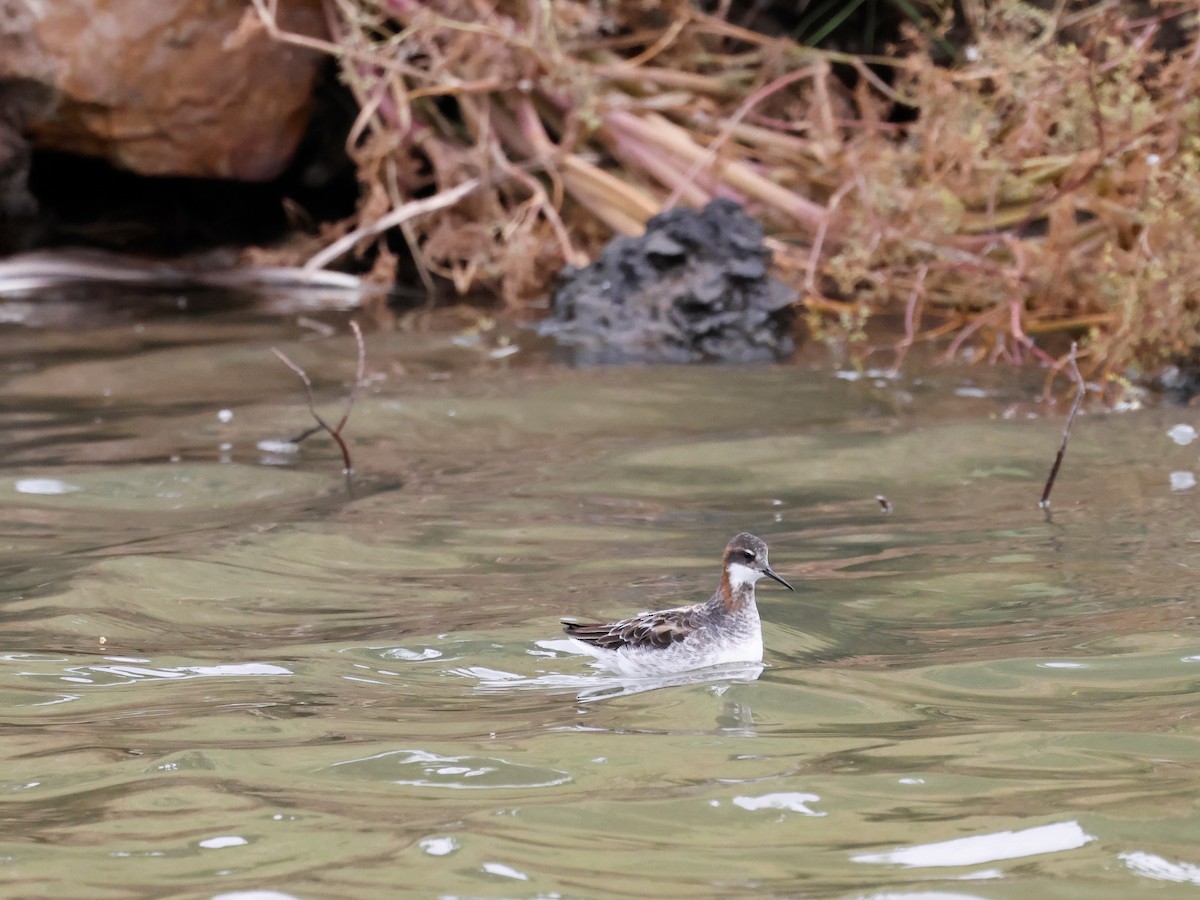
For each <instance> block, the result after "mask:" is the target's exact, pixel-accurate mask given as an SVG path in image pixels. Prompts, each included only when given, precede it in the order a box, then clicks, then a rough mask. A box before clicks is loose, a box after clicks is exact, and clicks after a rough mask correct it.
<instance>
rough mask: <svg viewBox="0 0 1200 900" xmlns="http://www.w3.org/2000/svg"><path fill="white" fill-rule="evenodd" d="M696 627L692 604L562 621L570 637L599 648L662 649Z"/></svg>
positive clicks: (690, 632) (695, 616)
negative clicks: (602, 619) (611, 618)
mask: <svg viewBox="0 0 1200 900" xmlns="http://www.w3.org/2000/svg"><path fill="white" fill-rule="evenodd" d="M699 627H700V621H699V617H698V615H697V613H696V610H695V608H694V607H684V608H682V609H667V610H663V611H662V612H652V613H643V614H642V615H640V616H634V617H633V618H630V619H623V620H621V621H620V622H610V623H608V624H599V623H596V624H585V623H581V622H563V631H565V632H566V633H567V634H569V635H570V636H571V637H573V638H575V639H576V640H579V641H583V642H584V643H585V644H591V645H592V646H594V647H599V648H601V649H602V650H620V649H621V648H622V647H635V648H645V649H659V650H662V649H665V648H667V647H669V646H671V645H672V644H674V643H677V642H679V641H682V640H684V639H686V638H687V636H688V635H690V634H692V633H693V632H694V631H696V629H698V628H699Z"/></svg>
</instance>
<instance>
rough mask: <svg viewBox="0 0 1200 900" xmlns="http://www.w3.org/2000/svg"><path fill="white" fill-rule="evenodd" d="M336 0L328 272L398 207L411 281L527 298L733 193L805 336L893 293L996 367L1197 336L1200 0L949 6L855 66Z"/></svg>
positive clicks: (678, 10) (661, 22) (537, 14)
mask: <svg viewBox="0 0 1200 900" xmlns="http://www.w3.org/2000/svg"><path fill="white" fill-rule="evenodd" d="M255 4H256V6H257V8H258V12H259V14H260V16H262V18H263V20H264V21H265V22H267V23H270V22H271V21H272V9H271V0H255ZM327 4H328V6H327V8H328V10H329V14H330V26H331V32H332V33H333V35H334V40H333V42H332V43H330V44H328V45H324V44H320V43H317V44H316V45H317V46H320V47H321V49H324V50H326V51H328V52H330V53H333V54H335V55H336V56H337V58H338V59H339V60H340V63H341V67H342V75H343V78H344V80H345V82H346V83H347V84H348V85H349V87H350V88H351V90H352V91H353V92H354V95H355V97H356V98H357V100H358V103H359V105H360V108H361V114H360V116H359V119H358V122H357V125H356V128H355V130H354V134H353V135H352V152H353V155H354V158H355V160H356V162H357V164H358V167H359V172H360V176H361V181H362V188H363V197H362V202H361V205H360V208H359V211H358V215H357V217H356V221H355V222H353V223H346V224H345V225H344V226H343V229H342V230H343V232H347V231H349V232H351V233H350V234H349V235H347V236H346V237H345V238H344V240H343V242H342V243H341V244H339V245H338V247H337V248H336V249H335V251H333V252H330V253H326V254H323V255H321V256H319V257H318V258H317V259H316V260H315V261H314V263H315V264H320V265H325V264H328V263H329V262H331V261H332V258H333V257H334V256H336V255H338V254H340V253H342V252H344V251H346V250H347V249H349V248H351V247H353V248H355V250H356V252H362V250H363V248H364V247H365V246H367V245H369V244H370V243H371V242H372V241H373V242H374V243H375V246H376V249H377V251H378V255H377V257H376V259H377V260H378V262H377V264H376V266H377V268H376V272H377V274H379V275H380V276H381V277H388V276H389V274H390V273H391V272H392V268H391V267H392V266H393V263H394V260H393V258H392V257H391V256H390V255H389V253H388V252H387V251H386V249H383V247H384V245H383V244H381V243H380V242H379V241H378V240H377V236H378V235H379V234H380V233H381V232H382V231H383V230H384V228H387V227H393V228H396V227H398V228H400V229H401V230H402V232H403V234H404V237H405V239H406V240H407V242H408V245H409V247H410V248H411V250H412V252H413V254H414V255H415V257H416V259H417V261H418V264H419V265H420V266H421V267H422V269H423V271H425V272H426V273H435V274H437V275H441V276H444V277H445V278H448V279H449V280H450V281H451V282H452V283H453V284H454V285H455V286H456V287H457V288H458V290H460V291H462V292H467V291H470V290H476V289H485V290H489V291H493V292H495V293H497V294H498V295H499V296H501V297H502V298H503V299H504V301H505V302H506V303H508V304H509V305H510V306H514V307H521V306H524V305H527V304H528V303H529V302H530V301H531V300H535V299H538V298H543V297H544V296H545V292H546V289H547V285H548V282H549V279H550V278H551V277H552V276H553V274H554V273H555V272H557V270H558V269H559V268H560V267H561V265H562V264H563V263H564V262H573V263H579V262H582V261H585V260H586V259H588V258H589V257H590V256H591V255H592V254H593V253H594V252H595V251H596V249H597V247H598V246H599V245H600V244H601V243H602V242H603V241H604V240H606V239H607V238H608V237H610V236H611V235H612V233H614V232H616V233H623V234H631V233H637V232H639V231H640V230H641V227H642V225H643V223H644V222H645V220H646V219H647V218H648V217H649V216H651V215H653V214H655V213H657V212H659V211H661V210H663V209H665V208H668V207H670V206H672V205H674V204H677V203H684V204H688V205H694V206H699V205H702V204H704V203H705V202H706V201H707V200H709V199H711V198H712V197H714V196H719V195H724V196H733V197H736V198H738V199H740V200H742V201H743V202H744V203H745V204H746V205H747V206H748V208H749V209H750V210H751V212H752V213H754V214H755V215H757V216H758V217H759V218H761V219H762V220H763V221H764V222H765V223H766V225H767V228H768V231H769V233H770V234H771V235H772V236H773V241H774V249H775V253H776V260H777V263H779V265H780V267H781V270H782V271H783V272H784V275H785V277H786V278H788V279H789V280H791V281H792V282H793V283H794V284H795V285H796V286H797V287H798V288H799V289H800V291H801V296H802V301H801V302H803V304H804V305H805V308H806V310H807V311H808V313H809V316H810V322H811V324H812V325H813V326H814V327H815V328H816V330H817V331H818V333H821V334H825V335H836V336H839V337H842V338H849V339H851V340H853V338H854V337H855V336H856V335H858V334H859V333H860V329H861V326H862V324H863V322H864V321H865V320H866V318H867V317H868V316H870V315H874V314H877V313H880V312H883V311H887V312H891V313H896V314H899V315H900V316H901V317H902V321H903V322H904V323H905V324H904V330H905V336H904V338H903V339H902V340H901V341H899V343H898V345H897V349H898V351H899V353H900V354H901V355H902V354H903V352H904V350H905V348H907V347H908V346H910V345H911V344H912V343H913V342H915V341H920V340H928V339H931V338H935V337H937V338H943V339H944V340H946V341H947V342H948V349H949V351H950V352H952V353H955V354H958V353H960V352H962V353H969V354H973V355H974V358H978V359H994V360H1011V361H1021V360H1024V359H1027V358H1029V357H1030V356H1031V355H1032V356H1037V357H1041V358H1045V359H1048V358H1049V357H1047V356H1046V354H1047V352H1049V353H1053V354H1057V353H1065V348H1066V346H1067V344H1068V343H1069V339H1071V338H1078V339H1080V341H1081V345H1080V352H1079V357H1080V362H1081V364H1083V365H1084V366H1085V367H1086V369H1087V370H1089V371H1090V372H1091V373H1092V374H1093V375H1104V376H1108V377H1110V378H1114V379H1122V378H1125V377H1128V376H1129V375H1130V374H1131V373H1132V374H1134V375H1136V374H1137V372H1138V371H1139V367H1141V370H1145V369H1147V368H1154V367H1157V366H1158V365H1160V364H1161V362H1162V361H1163V360H1165V359H1167V358H1169V357H1172V356H1177V355H1183V354H1187V353H1189V352H1191V351H1192V350H1193V349H1194V348H1197V347H1200V293H1198V292H1200V287H1198V286H1200V243H1198V241H1197V238H1198V236H1200V37H1198V26H1197V13H1196V5H1195V3H1194V2H1190V0H1189V2H1180V0H1161V2H1146V3H1139V4H1136V5H1135V4H1131V3H1127V4H1121V3H1115V2H1111V0H1099V2H1097V0H1089V2H1066V0H1059V2H1057V3H1055V4H1054V8H1053V9H1052V10H1050V11H1045V10H1040V9H1038V8H1036V7H1034V6H1031V5H1029V4H1028V3H1025V2H1019V0H996V2H993V3H988V4H986V5H985V4H984V3H982V2H978V0H976V2H969V0H965V2H963V3H962V4H961V5H962V8H963V10H964V13H965V17H966V19H967V24H968V25H969V26H970V31H971V33H972V37H971V38H970V40H969V42H968V43H965V44H963V45H962V46H961V47H960V48H959V50H960V58H959V59H958V60H957V61H955V62H953V63H951V64H949V65H946V64H939V63H935V62H934V59H933V55H934V51H935V49H936V48H937V38H936V35H934V34H933V33H932V32H933V31H935V30H936V29H926V30H924V31H923V30H921V29H917V28H915V27H914V28H912V29H911V30H910V33H909V35H908V37H907V40H906V42H905V46H903V47H902V48H897V49H896V50H895V54H894V55H890V56H886V57H870V58H866V57H854V56H849V55H844V54H837V53H831V52H827V51H819V50H814V49H812V48H808V47H804V46H801V45H799V44H797V43H795V42H793V41H791V40H788V39H784V38H778V37H770V36H766V35H763V34H759V33H756V32H753V31H749V30H746V29H744V28H741V27H739V26H737V25H735V24H732V23H730V22H729V21H727V20H726V19H725V18H723V17H722V16H720V15H709V14H705V13H701V12H699V11H697V9H696V8H695V7H694V6H693V5H692V4H691V3H688V2H681V0H674V2H666V3H651V2H636V0H626V2H616V0H613V2H576V0H555V2H553V3H549V2H538V0H493V2H484V0H437V2H432V3H424V2H418V0H327ZM947 6H948V4H947ZM948 15H949V14H947V16H948ZM281 38H282V39H292V40H298V41H302V42H306V43H308V44H310V45H313V44H314V42H312V41H309V40H308V39H304V38H296V37H292V36H287V35H281ZM881 73H882V74H881ZM413 198H421V199H420V200H417V201H414V200H413ZM355 229H357V230H355ZM332 236H333V235H331V237H332ZM1057 338H1061V340H1057Z"/></svg>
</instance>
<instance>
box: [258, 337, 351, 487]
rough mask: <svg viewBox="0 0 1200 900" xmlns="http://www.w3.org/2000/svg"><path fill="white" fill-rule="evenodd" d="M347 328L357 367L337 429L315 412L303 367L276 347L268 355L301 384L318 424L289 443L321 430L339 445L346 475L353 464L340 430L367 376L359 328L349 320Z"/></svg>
mask: <svg viewBox="0 0 1200 900" xmlns="http://www.w3.org/2000/svg"><path fill="white" fill-rule="evenodd" d="M350 328H351V330H352V331H353V332H354V342H355V345H356V346H357V347H358V368H357V370H355V373H354V384H353V385H351V387H350V393H349V394H347V395H346V404H345V406H344V407H343V409H342V418H341V419H340V420H339V421H338V423H337V425H336V426H331V425H330V424H329V423H328V422H326V421H325V419H323V418H322V417H321V414H320V413H318V412H317V403H316V400H315V399H314V397H313V387H312V381H311V380H310V379H309V377H308V373H307V372H305V371H304V369H303V368H301V367H300V366H298V365H296V363H294V362H292V361H291V360H290V359H289V358H288V357H287V354H285V353H284V352H283V351H282V350H280V349H279V348H277V347H272V348H271V352H272V353H274V354H275V355H276V356H277V357H279V361H280V362H282V363H283V364H284V365H285V366H287V367H288V368H289V369H291V370H292V371H293V372H295V373H296V375H297V376H299V378H300V380H301V381H302V382H304V393H305V396H306V397H307V398H308V411H309V412H310V413H312V417H313V418H314V419H316V420H317V424H316V425H315V426H314V427H312V428H308V429H306V430H305V431H303V432H301V433H300V434H298V435H297V436H296V437H294V438H292V439H291V441H290V442H289V443H292V444H298V443H300V442H301V441H303V440H304V439H305V438H307V437H311V436H312V435H314V434H316V433H317V432H318V431H324V432H326V433H328V435H329V436H330V437H331V438H333V440H334V442H335V443H336V444H337V445H338V449H339V450H341V451H342V466H343V470H344V471H345V473H346V474H347V475H350V474H351V473H352V472H353V471H354V464H353V463H352V462H351V459H350V448H349V447H347V446H346V441H345V439H343V438H342V429H343V428H345V427H346V420H347V419H349V418H350V410H351V409H353V408H354V401H355V400H357V399H358V392H359V389H360V388H361V387H362V383H363V376H364V375H365V373H366V365H367V351H366V347H365V346H364V345H363V336H362V329H361V328H359V327H358V322H356V321H354V320H353V319H351V320H350Z"/></svg>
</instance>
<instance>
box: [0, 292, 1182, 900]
mask: <svg viewBox="0 0 1200 900" xmlns="http://www.w3.org/2000/svg"><path fill="white" fill-rule="evenodd" d="M139 302H140V303H143V304H144V303H145V301H144V300H142V301H139ZM139 302H134V301H132V300H131V301H128V302H127V303H125V304H122V305H120V306H119V309H118V310H114V309H113V308H110V307H103V308H101V309H100V310H98V311H95V312H94V313H93V314H92V315H90V316H89V318H88V319H87V320H86V321H82V322H80V321H75V320H68V321H67V322H66V323H65V324H64V323H63V322H62V321H59V320H55V321H53V322H52V323H51V324H45V325H40V326H39V325H37V324H34V325H29V324H19V323H15V324H9V325H5V326H2V327H0V425H2V429H3V431H2V432H0V433H2V434H3V437H2V438H0V441H2V442H3V444H2V446H3V447H4V453H3V460H4V462H3V467H2V468H0V616H2V621H3V631H2V634H3V638H2V644H0V651H2V652H0V714H2V717H3V718H2V723H3V727H2V728H0V816H2V817H3V822H4V828H3V831H2V833H0V891H2V893H3V894H4V896H11V897H56V898H58V897H62V898H76V897H78V898H109V897H112V898H124V897H176V896H178V897H245V898H255V897H257V898H268V897H293V898H302V900H307V898H336V897H356V898H357V897H396V896H413V897H443V896H445V897H489V898H490V897H505V898H507V897H581V898H589V897H651V896H653V897H679V898H685V897H748V896H778V897H831V898H866V897H872V898H884V897H888V898H901V897H904V898H913V900H915V898H941V900H951V898H975V900H1004V898H1021V900H1027V898H1030V897H1039V898H1041V897H1046V898H1059V897H1086V898H1108V897H1111V898H1123V897H1127V896H1130V895H1132V894H1133V893H1134V892H1135V891H1143V890H1153V891H1154V893H1155V895H1156V896H1163V897H1170V896H1174V895H1179V896H1185V895H1188V896H1190V895H1192V894H1193V892H1194V891H1195V890H1196V888H1197V886H1200V849H1197V848H1198V847H1200V809H1198V807H1197V800H1198V797H1200V741H1198V740H1197V736H1196V725H1195V718H1194V717H1195V714H1196V694H1195V691H1196V684H1197V679H1198V678H1200V630H1198V629H1197V622H1198V620H1197V618H1196V615H1197V607H1196V602H1195V599H1194V590H1195V582H1194V580H1193V578H1192V577H1191V576H1192V574H1193V567H1194V565H1195V563H1196V550H1195V548H1196V544H1197V541H1198V540H1200V514H1198V512H1197V507H1196V499H1197V490H1200V488H1186V487H1183V486H1184V485H1186V484H1187V481H1186V476H1183V475H1179V474H1177V475H1176V481H1175V486H1176V488H1183V489H1173V488H1172V480H1171V475H1172V473H1186V472H1190V471H1192V470H1195V469H1197V468H1198V467H1200V463H1198V461H1197V451H1198V448H1200V443H1197V444H1191V445H1190V446H1188V445H1181V444H1178V443H1176V442H1174V441H1172V440H1171V439H1169V438H1168V436H1167V431H1168V429H1170V428H1171V426H1173V425H1176V424H1179V423H1185V424H1196V422H1195V414H1194V413H1193V412H1192V411H1188V410H1178V409H1175V410H1143V411H1136V412H1125V413H1120V414H1116V413H1113V414H1102V413H1099V412H1092V413H1091V414H1088V415H1085V416H1083V417H1081V418H1080V419H1079V421H1078V422H1077V425H1076V430H1075V434H1074V436H1073V439H1072V444H1071V447H1070V450H1069V454H1068V458H1067V463H1066V465H1065V467H1064V470H1063V473H1062V475H1061V478H1060V482H1059V485H1058V487H1057V488H1056V493H1055V497H1054V500H1055V512H1054V516H1053V519H1052V520H1051V521H1047V520H1046V518H1045V517H1044V516H1043V515H1042V514H1041V513H1040V512H1039V511H1038V510H1037V508H1036V505H1035V504H1036V500H1037V498H1038V496H1039V495H1040V492H1041V487H1042V481H1043V479H1044V478H1045V474H1046V470H1047V468H1048V467H1049V463H1050V461H1051V459H1052V457H1053V453H1054V450H1055V448H1056V447H1057V444H1058V440H1059V435H1060V432H1061V414H1060V413H1055V414H1052V415H1047V414H1046V413H1047V410H1045V409H1044V408H1043V407H1041V406H1040V405H1039V404H1038V403H1037V402H1036V387H1030V386H1029V385H1028V384H1023V383H1021V381H1020V378H1019V377H1018V375H1015V374H1014V373H1012V372H1011V371H1004V370H989V369H972V370H969V371H965V370H944V371H930V372H926V373H924V376H923V377H921V378H918V377H916V376H915V375H912V374H911V373H910V374H909V375H906V376H905V377H902V378H899V379H895V380H887V379H882V378H870V377H866V378H858V379H857V380H854V379H852V378H850V377H838V375H837V374H836V373H835V372H834V371H833V370H832V367H829V366H825V367H823V368H821V367H818V368H817V369H815V370H810V369H808V368H805V367H803V366H782V367H767V368H754V369H717V368H673V369H604V370H590V371H575V370H570V369H567V368H563V367H560V366H556V365H554V364H552V363H551V362H549V361H548V360H547V359H546V357H545V356H544V354H543V353H542V352H541V351H539V350H537V349H536V348H529V347H524V348H523V349H521V350H520V351H519V352H517V353H515V354H511V355H509V354H510V348H511V346H512V345H509V344H506V343H505V342H504V341H503V340H501V339H498V338H497V337H496V336H495V335H494V334H493V333H491V332H486V331H485V332H484V333H483V334H482V335H480V334H477V333H475V331H474V330H473V329H469V328H467V327H466V326H465V325H462V324H460V325H459V326H457V327H446V326H445V325H443V326H430V325H428V324H420V325H419V327H415V328H412V329H400V330H395V331H379V330H371V329H369V332H370V333H369V334H368V343H367V346H368V357H369V363H370V365H369V375H370V381H369V385H368V387H367V388H366V389H365V390H364V392H363V395H362V397H361V398H360V400H359V402H358V404H357V406H356V407H355V409H354V411H353V415H352V417H351V419H350V424H349V427H348V431H347V435H348V438H349V444H350V447H351V450H352V452H353V454H354V458H355V463H356V467H357V473H356V475H355V477H354V479H353V482H352V484H351V486H350V488H349V489H348V488H347V485H346V483H345V482H344V480H343V479H342V477H341V474H340V456H339V455H338V453H337V450H336V448H335V447H334V446H333V445H332V444H331V443H330V442H328V441H327V440H322V439H321V438H313V439H312V440H311V441H310V442H309V443H306V444H305V445H304V446H303V447H302V448H301V450H300V451H299V452H298V453H294V454H288V453H281V452H278V451H276V450H274V449H272V448H271V447H270V445H266V446H267V448H268V449H266V450H264V449H261V448H260V447H259V446H258V445H259V442H261V441H264V440H270V439H278V438H282V437H285V436H287V435H288V434H290V433H294V432H296V431H298V430H300V429H301V428H303V427H304V426H305V425H306V424H307V412H306V410H305V406H304V400H303V393H302V391H301V389H300V388H299V385H298V382H297V381H296V379H295V377H294V376H293V375H292V374H291V373H290V372H288V371H287V370H286V369H284V368H283V367H282V366H281V365H280V363H279V362H278V361H277V360H276V359H275V358H274V357H273V356H272V355H271V354H270V352H269V347H270V346H271V345H276V346H278V347H280V348H281V349H283V350H285V351H286V352H287V353H288V354H289V355H290V356H292V357H293V358H294V359H295V360H296V361H297V362H300V363H302V364H303V365H305V366H306V367H307V368H308V369H309V371H310V373H311V374H312V376H313V379H314V382H315V383H316V386H317V392H318V397H319V399H320V400H321V401H322V409H323V410H326V411H328V412H329V413H330V415H331V416H333V417H335V418H336V416H337V414H338V412H339V409H338V400H339V398H340V397H341V396H342V393H343V390H344V385H345V379H347V378H349V377H350V376H351V374H352V372H353V362H354V360H353V356H354V350H353V342H352V340H351V339H350V338H349V337H348V336H347V335H346V331H345V327H344V325H345V317H344V316H341V315H335V314H328V313H327V314H323V315H322V316H321V318H322V319H323V320H324V321H325V322H326V323H328V324H331V325H333V326H335V327H336V328H337V329H338V334H337V335H335V336H332V337H329V336H322V334H321V333H320V332H319V331H317V330H314V329H313V328H311V327H306V326H305V325H304V324H303V323H302V321H301V317H300V315H299V314H297V313H294V312H293V313H275V312H269V311H264V310H261V309H254V308H249V307H241V308H237V309H231V310H229V311H226V312H221V311H220V309H221V307H220V304H218V303H212V304H211V305H210V306H209V307H208V308H206V309H205V310H203V311H202V312H197V311H195V309H194V308H193V309H192V310H190V311H179V312H174V311H172V308H171V307H170V304H169V303H165V302H163V303H159V304H158V305H157V306H155V307H154V309H153V310H152V311H151V312H147V311H146V309H145V308H144V307H143V306H139ZM118 312H119V314H118ZM1021 377H1025V376H1021ZM1028 377H1029V378H1030V379H1031V381H1032V383H1033V384H1034V385H1035V386H1040V379H1041V374H1040V373H1036V372H1035V373H1031V374H1030V375H1029V376H1028ZM222 411H225V412H222ZM881 494H882V495H886V497H887V498H888V499H889V500H890V501H891V503H892V504H893V505H894V510H893V511H892V512H891V513H890V514H885V513H884V512H882V511H881V508H880V504H879V503H878V502H877V501H876V500H875V497H876V495H881ZM742 530H749V531H752V532H754V533H756V534H759V535H760V536H762V537H763V538H764V539H766V540H767V541H768V543H769V544H770V547H771V560H772V564H773V565H774V567H775V568H776V569H777V570H778V571H779V572H780V574H781V575H783V576H784V577H786V578H788V580H789V581H791V582H792V583H793V584H794V585H795V586H796V587H797V589H798V593H796V594H790V593H788V592H786V591H783V590H782V589H778V590H773V589H772V586H771V585H770V583H768V582H764V583H763V584H762V585H760V591H759V600H760V608H761V610H762V614H763V619H764V622H765V626H764V632H765V641H766V646H767V651H766V663H767V667H766V669H765V670H764V671H763V672H762V673H761V675H760V676H759V677H758V678H757V679H753V677H752V675H753V673H751V674H750V675H747V676H746V677H744V678H742V679H741V680H738V679H736V678H716V679H711V680H707V681H701V682H699V683H680V684H674V685H667V686H660V687H657V688H656V689H653V690H640V689H638V688H637V687H636V686H633V687H631V686H630V685H628V684H623V683H621V682H618V681H616V680H615V679H614V678H611V677H609V676H605V675H603V674H602V673H597V672H595V671H593V670H592V669H590V668H589V667H588V666H587V665H586V664H585V663H584V662H583V661H581V660H580V659H579V658H577V657H572V656H567V655H564V654H562V653H561V652H558V651H557V650H555V649H553V646H554V645H550V649H547V647H546V646H544V645H542V644H540V643H539V642H541V641H553V640H555V639H556V638H558V637H559V636H560V634H559V631H558V626H557V620H558V617H559V616H560V615H563V614H573V615H579V616H583V617H593V616H623V615H627V614H629V613H632V612H634V611H637V610H640V609H647V608H653V607H659V606H666V605H674V604H677V603H680V602H690V601H693V600H699V599H704V598H706V597H707V596H708V594H709V593H710V592H711V590H712V589H713V587H714V586H715V582H716V578H717V575H718V561H719V555H720V552H721V549H722V547H723V546H724V543H725V541H726V540H727V539H728V538H729V537H730V536H731V535H732V534H734V533H735V532H738V531H742ZM747 679H749V680H747ZM950 842H953V843H950ZM271 892H274V893H271Z"/></svg>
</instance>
